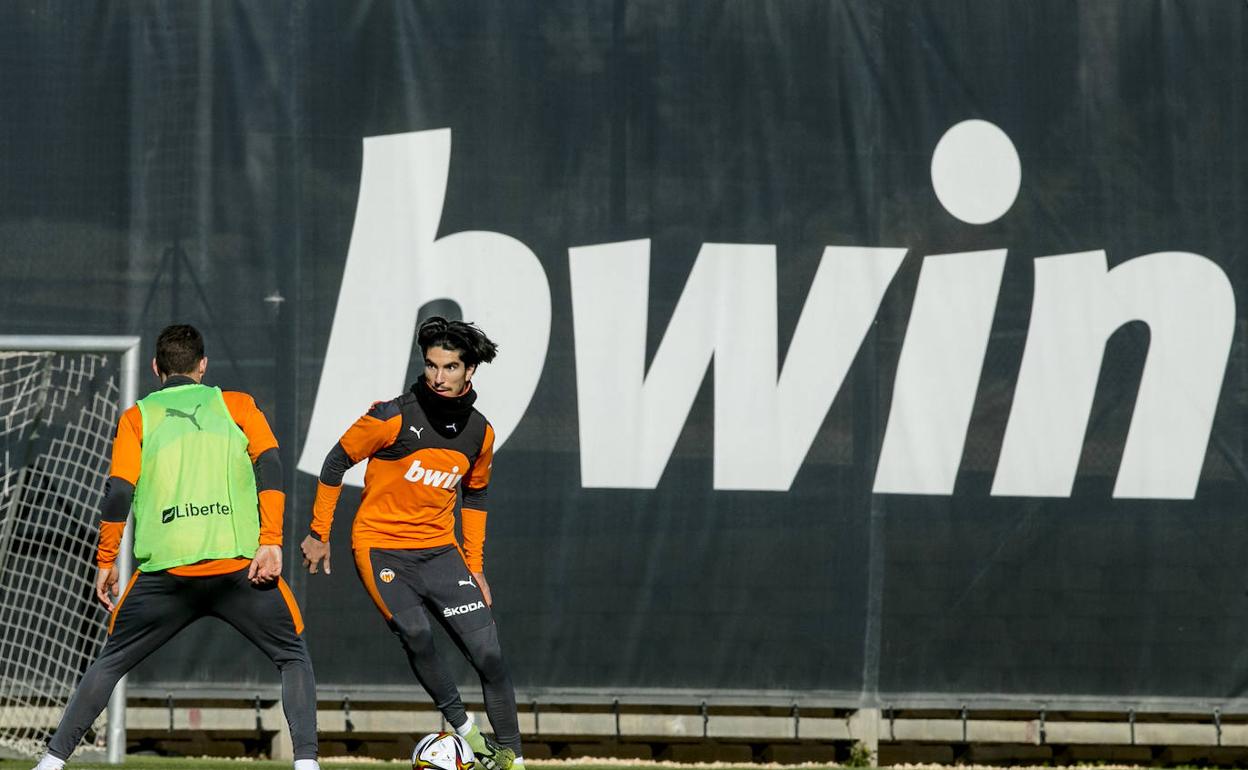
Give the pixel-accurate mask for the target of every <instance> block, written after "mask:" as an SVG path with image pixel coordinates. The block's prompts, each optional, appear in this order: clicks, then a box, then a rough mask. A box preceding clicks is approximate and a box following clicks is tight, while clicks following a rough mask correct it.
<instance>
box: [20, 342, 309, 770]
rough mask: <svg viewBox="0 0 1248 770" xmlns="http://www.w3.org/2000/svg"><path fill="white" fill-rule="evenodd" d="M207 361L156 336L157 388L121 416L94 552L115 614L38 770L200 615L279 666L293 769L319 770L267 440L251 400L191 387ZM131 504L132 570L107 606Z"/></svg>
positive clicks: (99, 586) (99, 591)
mask: <svg viewBox="0 0 1248 770" xmlns="http://www.w3.org/2000/svg"><path fill="white" fill-rule="evenodd" d="M207 365H208V359H207V358H205V357H204V340H203V337H202V336H201V335H200V333H199V332H198V331H196V330H195V328H194V327H191V326H185V325H178V326H170V327H168V328H166V329H165V330H164V331H162V332H161V334H160V337H159V338H158V339H157V341H156V357H155V358H154V359H153V360H152V371H153V372H155V374H156V376H157V377H159V378H160V381H161V385H162V387H161V388H160V389H159V390H157V391H156V392H154V393H152V394H151V395H149V396H147V397H146V398H144V399H143V400H141V401H139V403H138V404H136V405H135V406H134V407H131V408H130V409H128V410H127V411H126V412H125V414H123V415H122V417H121V421H120V423H119V425H118V427H117V438H116V439H115V441H114V442H113V464H112V469H111V470H110V475H109V480H108V487H107V491H106V493H105V498H104V504H103V506H102V507H103V515H102V519H103V521H102V522H101V525H100V547H99V551H98V553H97V556H96V561H97V563H98V564H99V574H98V576H97V579H96V596H97V597H98V598H99V600H100V602H101V603H102V604H103V605H104V606H105V607H106V608H108V609H109V610H110V611H111V612H112V617H111V619H110V621H109V633H108V640H107V641H106V642H105V644H104V649H103V650H102V651H101V652H100V657H99V658H98V659H96V661H95V662H94V663H92V664H91V666H90V667H89V668H88V669H87V671H86V673H85V674H83V677H82V681H81V682H80V683H79V684H78V689H77V691H76V692H75V693H74V697H73V698H72V699H71V700H70V702H69V705H68V706H67V707H66V709H65V714H64V715H63V716H62V717H61V723H60V726H58V727H57V730H56V732H55V733H54V734H53V736H52V738H51V739H50V740H49V741H48V752H47V753H46V754H45V755H44V756H43V758H42V759H41V760H40V762H39V765H38V766H37V768H36V770H60V768H61V767H63V766H64V764H65V760H67V759H68V758H69V755H70V754H71V753H73V750H74V748H75V747H76V746H77V745H78V742H79V741H81V740H82V736H83V734H84V733H85V732H86V731H87V728H89V727H90V726H91V723H92V722H94V721H95V718H96V717H97V716H99V714H100V712H101V711H103V710H104V706H105V705H106V704H107V702H108V698H109V695H110V694H111V693H112V691H113V686H114V685H116V683H117V680H118V679H120V678H121V677H122V676H123V675H125V674H126V672H128V671H129V670H130V669H132V668H134V667H135V666H136V665H138V664H139V662H140V661H142V660H143V659H144V658H146V657H147V656H148V655H150V654H151V653H152V652H153V651H155V650H156V649H157V648H158V647H160V646H161V645H162V644H164V643H165V642H167V641H168V640H169V639H170V638H172V637H173V636H174V635H175V634H177V633H178V632H179V631H181V630H182V629H183V628H185V627H186V626H188V625H190V624H191V623H193V622H194V621H196V620H198V619H199V618H202V617H206V616H214V617H218V618H221V619H222V620H224V621H225V622H227V623H229V624H230V625H231V626H233V627H234V628H236V629H238V630H239V631H240V632H241V633H242V634H243V636H245V637H247V639H248V640H250V641H251V642H252V643H253V644H255V645H256V646H257V647H258V648H260V650H261V651H262V652H264V653H265V655H267V656H268V657H269V659H270V660H272V661H273V663H274V665H276V666H277V668H278V670H279V671H281V675H282V706H283V707H284V709H285V711H286V718H287V720H288V722H289V724H290V734H291V740H292V743H293V745H294V759H295V770H319V765H318V764H317V742H316V681H315V679H314V677H313V674H312V663H311V660H310V659H309V657H308V649H307V646H306V644H305V643H304V640H303V636H302V633H303V620H302V618H301V617H300V614H299V608H298V606H297V605H296V604H295V601H294V597H293V595H292V594H291V592H290V588H289V587H288V586H287V585H286V583H285V582H284V581H283V580H282V579H281V577H280V575H281V571H282V550H281V545H282V509H283V507H284V506H285V495H284V494H283V493H282V489H281V477H282V469H281V463H280V461H279V459H278V454H277V440H276V439H275V438H274V437H273V432H272V431H271V430H270V429H269V425H268V421H267V420H265V418H264V414H263V413H262V412H261V411H260V410H259V409H258V408H256V404H255V401H254V400H253V399H252V398H251V396H248V395H246V394H244V393H237V392H226V393H223V392H222V391H221V390H220V389H219V388H214V387H209V386H207V385H204V384H203V383H202V380H203V376H204V372H205V370H206V368H207ZM131 510H133V513H134V556H135V561H136V562H137V563H138V571H137V572H136V573H135V574H134V576H133V577H132V578H130V582H129V585H127V587H126V591H125V594H123V595H122V597H121V599H120V600H119V601H117V602H116V604H114V602H113V598H114V597H116V595H117V586H118V577H119V576H118V575H117V570H116V565H115V559H116V555H117V550H118V545H119V543H120V541H121V535H122V531H123V529H124V527H125V521H126V515H127V513H128V512H130V511H131Z"/></svg>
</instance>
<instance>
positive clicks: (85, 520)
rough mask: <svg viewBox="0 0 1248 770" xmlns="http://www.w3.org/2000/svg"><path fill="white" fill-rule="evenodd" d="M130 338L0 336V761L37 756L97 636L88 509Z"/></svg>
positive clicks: (128, 365)
mask: <svg viewBox="0 0 1248 770" xmlns="http://www.w3.org/2000/svg"><path fill="white" fill-rule="evenodd" d="M137 341H138V340H137V338H130V337H125V338H81V337H79V338H65V337H61V338H34V337H32V338H5V337H0V752H2V753H4V754H10V755H12V754H17V755H27V756H35V755H37V754H39V753H41V752H42V751H43V749H44V745H45V743H46V741H47V739H48V737H49V735H50V734H51V732H52V730H53V729H55V727H56V724H57V722H58V721H59V719H60V716H61V713H62V711H63V710H64V707H65V705H66V703H67V701H68V699H69V696H70V694H71V693H72V691H73V688H74V686H75V685H76V684H77V682H78V679H79V678H80V677H81V676H82V673H83V671H84V670H85V669H86V667H87V666H88V665H89V664H90V663H91V661H92V660H93V659H94V657H95V655H96V654H97V653H98V651H99V649H100V647H101V645H102V644H103V641H104V636H105V632H106V629H107V623H106V622H105V621H106V615H105V611H104V609H103V608H102V607H101V606H100V605H99V604H98V603H97V602H96V601H95V599H94V579H95V559H94V554H95V548H96V544H97V540H98V533H99V529H98V517H99V507H100V503H101V501H102V498H103V491H104V482H105V480H106V478H107V475H108V467H109V460H110V450H111V445H112V439H113V435H114V432H115V430H116V425H117V419H118V416H119V414H120V409H121V406H122V405H123V403H127V402H132V401H133V400H134V392H133V391H134V380H135V371H134V369H135V366H134V364H135V363H136V360H137V347H136V345H137ZM123 703H124V701H123ZM97 727H98V725H97ZM100 737H101V738H102V737H103V736H102V735H100ZM111 754H112V752H111V751H110V755H111Z"/></svg>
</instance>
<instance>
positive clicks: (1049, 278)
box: [299, 120, 1235, 499]
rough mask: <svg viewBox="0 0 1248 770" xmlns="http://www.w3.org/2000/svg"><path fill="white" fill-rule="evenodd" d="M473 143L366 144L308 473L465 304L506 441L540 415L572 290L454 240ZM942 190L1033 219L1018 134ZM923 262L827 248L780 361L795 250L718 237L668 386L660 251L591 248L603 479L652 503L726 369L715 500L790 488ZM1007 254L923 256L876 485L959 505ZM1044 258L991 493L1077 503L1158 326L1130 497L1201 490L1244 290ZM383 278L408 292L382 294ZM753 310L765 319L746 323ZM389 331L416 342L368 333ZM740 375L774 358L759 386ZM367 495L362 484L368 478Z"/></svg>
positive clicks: (399, 384)
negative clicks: (952, 499) (856, 364)
mask: <svg viewBox="0 0 1248 770" xmlns="http://www.w3.org/2000/svg"><path fill="white" fill-rule="evenodd" d="M450 148H451V132H450V130H449V129H437V130H433V131H418V132H412V133H406V134H395V135H390V136H378V137H368V138H366V139H365V140H364V162H363V170H362V178H361V181H360V193H359V201H358V205H357V209H356V216H355V226H354V231H353V233H352V236H351V245H350V247H349V249H348V253H347V265H346V272H345V274H344V276H343V282H342V289H341V292H340V294H339V297H338V308H337V313H336V315H335V317H334V325H333V329H332V331H331V333H330V339H329V346H328V349H327V351H326V356H325V365H324V369H323V370H322V373H321V382H320V387H319V389H318V391H317V396H316V402H315V405H314V408H313V414H312V422H311V425H310V427H309V431H308V438H307V441H306V442H305V445H304V452H303V455H302V457H301V458H300V462H299V468H300V469H301V470H303V471H305V472H307V473H313V474H315V473H318V472H319V470H320V465H321V460H322V459H323V458H324V456H325V453H326V451H328V449H329V448H330V447H332V446H333V444H334V442H335V441H337V439H338V433H337V431H338V429H339V428H340V427H341V426H342V425H347V424H350V423H351V422H352V421H353V420H354V419H355V417H356V415H355V410H356V407H357V406H358V405H359V404H367V403H371V401H372V400H373V399H375V398H376V396H377V390H378V388H379V387H380V388H381V389H382V390H383V391H385V390H393V391H394V392H398V390H400V389H402V388H403V387H404V385H405V383H404V382H403V378H404V376H405V373H406V371H407V366H408V357H409V355H410V351H411V347H412V338H413V336H414V334H415V323H416V313H417V310H418V308H419V307H420V306H421V305H423V304H424V303H426V302H429V301H431V300H434V299H442V298H449V299H453V300H455V301H456V302H458V303H459V305H460V307H461V308H462V309H463V312H464V314H465V317H467V318H472V319H474V320H476V321H477V322H479V323H480V324H481V326H482V327H483V328H485V329H487V330H489V332H490V334H491V335H494V336H495V338H496V341H497V342H499V344H500V346H501V347H502V348H503V349H504V350H506V351H507V355H504V356H500V357H499V359H498V361H497V362H496V363H494V364H492V365H491V366H488V367H483V368H482V369H481V370H480V371H479V372H478V373H477V381H478V384H479V385H480V388H481V389H480V393H481V396H480V401H479V407H480V409H481V410H482V411H483V412H484V413H485V414H487V415H489V416H490V418H491V421H492V422H493V424H494V428H495V431H496V447H497V446H501V445H502V444H503V443H504V442H505V441H506V439H507V437H508V436H509V435H510V434H511V432H512V431H513V430H514V429H515V427H516V425H517V424H518V423H519V421H520V419H521V417H522V416H523V414H524V411H525V409H526V408H527V407H528V404H529V401H530V400H531V399H532V396H533V392H534V390H535V388H536V387H537V381H538V378H539V377H540V375H541V372H542V367H543V365H544V363H545V360H546V352H547V345H548V342H549V336H550V307H551V305H550V285H549V282H548V281H547V279H546V274H545V271H544V270H543V269H542V266H541V263H540V262H539V260H538V259H537V256H536V255H535V254H534V253H533V252H532V251H531V250H530V249H529V248H528V247H527V246H525V245H524V244H523V243H521V242H520V241H518V240H516V239H514V238H511V237H509V236H507V235H503V234H501V233H492V232H482V231H469V232H460V233H453V234H450V235H446V236H443V237H441V238H438V237H437V227H438V223H439V221H440V219H441V216H442V205H443V198H444V194H445V190H446V181H447V170H448V168H449V164H450ZM931 176H932V185H933V189H934V190H935V192H936V195H937V198H938V199H939V201H940V203H941V204H942V205H943V206H944V207H945V209H946V210H947V211H948V212H949V213H950V214H952V215H953V216H955V217H957V218H958V219H960V220H962V221H964V222H966V223H968V224H970V225H981V224H986V223H988V222H992V221H995V220H996V219H998V218H1000V217H1001V216H1002V215H1004V214H1005V212H1006V211H1008V210H1009V208H1010V207H1011V206H1012V205H1013V202H1014V200H1015V197H1016V196H1017V194H1018V190H1019V188H1020V184H1021V178H1022V170H1021V164H1020V162H1019V158H1018V154H1017V152H1016V150H1015V148H1014V145H1013V143H1012V142H1011V141H1010V139H1009V137H1008V136H1006V135H1005V133H1004V132H1002V131H1001V130H1000V129H999V128H997V127H996V126H994V125H993V124H991V123H987V122H984V121H978V120H973V121H966V122H963V123H959V124H957V125H955V126H953V127H952V128H950V129H949V130H948V131H947V132H946V134H945V136H944V137H943V138H942V139H941V140H940V142H939V143H938V144H937V146H936V148H935V150H934V152H933V155H932V163H931ZM906 251H907V249H905V248H888V247H871V246H836V245H833V246H827V247H825V248H824V251H823V255H822V258H821V260H820V263H819V267H818V269H817V271H816V273H815V277H814V279H813V281H812V283H811V286H810V289H809V291H808V293H807V297H806V301H805V304H804V306H803V308H802V311H801V314H800V316H799V319H798V322H797V327H796V329H795V331H794V333H793V338H792V341H791V343H790V346H789V351H788V354H787V356H786V359H785V361H784V365H783V367H780V366H779V354H778V340H777V337H778V334H777V314H776V248H775V246H774V245H769V244H735V243H705V244H703V245H702V248H701V250H700V251H699V253H698V257H697V260H696V261H695V263H694V266H693V268H692V270H691V271H690V274H689V278H688V280H687V281H686V284H685V287H684V290H683V292H682V294H681V297H680V300H679V302H678V303H677V305H676V309H675V311H674V312H673V314H672V318H671V321H670V322H669V324H668V326H667V329H666V330H665V331H664V334H663V337H662V341H661V343H660V344H659V347H658V350H657V352H656V353H655V356H654V360H653V362H652V363H651V365H650V368H649V370H648V371H647V369H646V366H645V355H646V352H645V347H646V346H645V341H646V316H647V309H648V305H649V267H650V242H649V240H636V241H626V242H617V243H602V244H594V245H588V246H581V247H574V248H570V249H569V250H568V268H569V274H570V278H571V298H570V299H571V304H572V311H573V320H574V333H575V344H574V352H575V355H576V382H577V410H578V415H577V416H578V420H579V433H580V460H581V483H582V485H583V486H585V487H601V488H632V489H653V488H654V487H655V486H656V485H657V484H658V482H659V479H660V477H661V476H662V474H663V469H664V468H665V467H666V465H667V462H668V459H669V457H670V456H671V453H672V449H673V447H674V446H675V443H676V440H677V438H678V437H679V435H680V432H681V430H682V428H683V426H684V423H685V421H686V419H687V418H688V415H689V410H690V409H691V408H692V405H693V400H694V398H695V396H696V394H697V391H698V389H699V387H700V386H701V383H702V380H703V378H704V377H705V374H706V370H707V368H708V367H709V366H711V364H712V362H713V363H714V366H715V387H714V390H715V393H714V398H715V407H714V408H715V414H714V428H715V431H714V433H715V440H714V441H715V444H714V461H713V465H714V468H713V480H714V481H713V483H714V487H715V488H716V489H725V490H774V491H784V490H787V489H788V488H789V487H790V486H791V485H792V483H793V479H794V477H795V476H796V475H797V471H798V469H799V468H800V467H801V464H802V462H803V461H804V460H805V457H806V453H807V452H808V451H809V449H810V446H811V443H812V442H813V440H814V436H815V433H816V431H817V430H818V428H819V425H820V423H821V422H822V417H823V415H825V414H826V413H827V411H828V409H829V408H830V406H831V405H832V401H833V399H834V398H835V397H836V394H837V392H838V391H839V390H840V388H841V385H842V384H843V382H844V380H845V377H846V375H847V374H848V371H849V367H850V365H851V363H852V361H853V359H854V357H855V355H856V353H857V351H858V348H859V347H860V345H861V344H862V340H863V338H864V337H865V336H866V333H867V331H868V330H869V329H870V327H871V324H872V323H873V321H874V319H875V317H876V314H877V312H878V310H879V306H880V303H881V301H882V300H883V297H884V293H885V291H886V290H887V289H888V286H889V285H890V283H891V282H892V280H893V278H894V276H895V275H896V273H897V271H898V269H899V268H900V266H901V263H902V259H903V257H904V256H905V254H906ZM1006 253H1007V250H1006V249H1004V248H1002V249H991V250H986V251H974V252H964V253H953V254H933V255H928V256H926V257H924V258H923V264H922V267H921V270H920V275H919V281H918V286H917V289H916V291H915V296H914V303H913V307H912V309H911V314H910V321H909V325H908V326H907V329H906V335H905V339H904V340H903V343H902V350H901V357H900V360H899V362H898V368H897V374H896V381H895V382H894V384H893V399H892V402H891V404H890V406H889V414H888V422H887V427H886V429H885V434H884V440H883V444H882V446H881V453H880V460H879V465H878V466H877V468H876V474H875V481H874V487H873V488H874V491H875V492H878V493H899V494H929V495H947V494H951V493H952V491H953V485H954V481H955V478H956V475H957V470H958V466H959V464H960V462H961V457H962V449H963V445H964V443H965V440H966V433H967V429H968V427H969V424H970V418H971V411H972V408H973V405H974V401H975V394H976V389H977V387H978V382H979V378H980V373H981V371H982V368H983V363H984V354H985V352H986V350H987V346H988V339H989V334H990V332H991V328H992V321H993V315H994V312H995V307H996V301H997V295H998V292H999V289H1000V284H1001V278H1002V275H1003V272H1004V267H1005V258H1006ZM1033 264H1034V270H1035V290H1034V296H1033V301H1032V314H1031V319H1030V322H1029V328H1028V332H1027V340H1026V346H1025V348H1024V351H1023V358H1022V365H1021V368H1020V370H1019V374H1018V382H1017V386H1016V388H1015V394H1014V400H1013V403H1012V405H1011V409H1010V414H1009V418H1008V422H1007V424H1006V430H1005V437H1004V441H1003V443H1002V446H1001V454H1000V457H999V459H998V462H997V468H996V474H995V477H994V480H993V487H992V494H993V495H1001V496H1023V497H1067V496H1069V495H1070V493H1071V489H1072V487H1073V484H1074V480H1075V473H1076V470H1077V468H1078V464H1079V455H1080V453H1081V450H1082V446H1083V440H1084V436H1085V434H1086V432H1087V425H1088V418H1089V415H1090V413H1091V408H1092V400H1093V396H1094V394H1095V391H1096V382H1097V378H1098V376H1099V372H1100V364H1101V359H1102V357H1103V355H1104V351H1105V343H1106V341H1107V340H1108V338H1109V337H1110V335H1112V334H1113V333H1114V331H1115V330H1117V329H1118V328H1119V327H1121V326H1122V325H1124V324H1126V323H1129V322H1132V321H1142V322H1144V323H1146V324H1147V325H1148V327H1149V332H1150V344H1149V350H1148V356H1147V359H1146V361H1145V364H1144V369H1143V374H1142V375H1141V380H1140V388H1139V394H1138V397H1137V399H1136V404H1135V411H1134V413H1133V415H1132V419H1131V425H1130V428H1129V430H1128V433H1127V438H1126V445H1125V447H1124V450H1123V454H1122V460H1121V464H1120V467H1119V472H1118V477H1117V480H1116V483H1115V487H1114V496H1115V497H1123V498H1158V499H1190V498H1192V497H1194V495H1195V492H1196V487H1197V484H1198V482H1199V479H1200V470H1201V466H1202V465H1203V462H1204V457H1205V452H1206V449H1207V445H1208V441H1209V434H1210V431H1211V430H1212V426H1213V416H1214V411H1215V409H1216V406H1217V402H1218V395H1219V393H1220V391H1221V388H1222V380H1223V375H1224V374H1225V371H1226V364H1227V360H1228V357H1229V355H1230V346H1231V338H1232V334H1233V331H1234V323H1235V297H1234V293H1233V291H1232V288H1231V285H1230V282H1229V280H1228V279H1227V277H1226V274H1225V273H1224V272H1223V271H1222V270H1221V268H1219V267H1218V266H1217V265H1216V264H1215V263H1214V262H1212V261H1211V260H1209V259H1208V258H1206V257H1204V256H1201V255H1199V254H1192V253H1188V252H1181V251H1163V252H1156V253H1152V254H1145V255H1142V256H1136V257H1134V258H1132V259H1129V260H1127V261H1125V262H1122V263H1121V264H1119V265H1118V266H1116V267H1115V268H1113V269H1112V270H1110V269H1109V268H1108V260H1107V257H1106V254H1105V252H1104V250H1093V251H1085V252H1079V253H1072V254H1058V255H1053V256H1048V257H1040V258H1037V259H1035V260H1034V263H1033ZM379 274H380V275H388V276H391V277H392V280H388V281H385V282H383V283H382V284H381V285H379V284H377V283H376V282H375V281H374V280H372V276H376V275H379ZM378 291H380V292H381V293H382V296H378ZM387 293H388V294H387ZM747 304H748V305H749V306H750V307H751V308H753V310H752V312H751V313H749V316H748V319H747V318H746V317H745V314H742V313H740V312H739V311H738V308H740V307H742V306H745V305H747ZM396 312H398V313H400V314H406V315H403V316H402V317H395V316H394V313H396ZM379 326H384V327H385V328H391V329H403V330H406V333H404V334H395V335H377V334H371V333H369V330H370V329H375V328H378V327H379ZM741 361H749V362H751V364H752V365H751V366H749V367H746V368H745V369H744V370H743V369H742V367H741V366H740V365H739V363H738V362H741ZM379 371H380V372H381V373H382V377H381V378H380V379H379V378H378V377H377V373H378V372H379ZM769 371H779V376H778V377H776V376H772V375H768V374H767V372H769ZM347 481H348V482H349V483H352V484H355V485H357V486H358V485H360V484H362V482H363V471H362V469H361V468H360V467H359V466H357V467H356V468H355V469H354V470H353V472H352V473H349V474H348V476H347Z"/></svg>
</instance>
